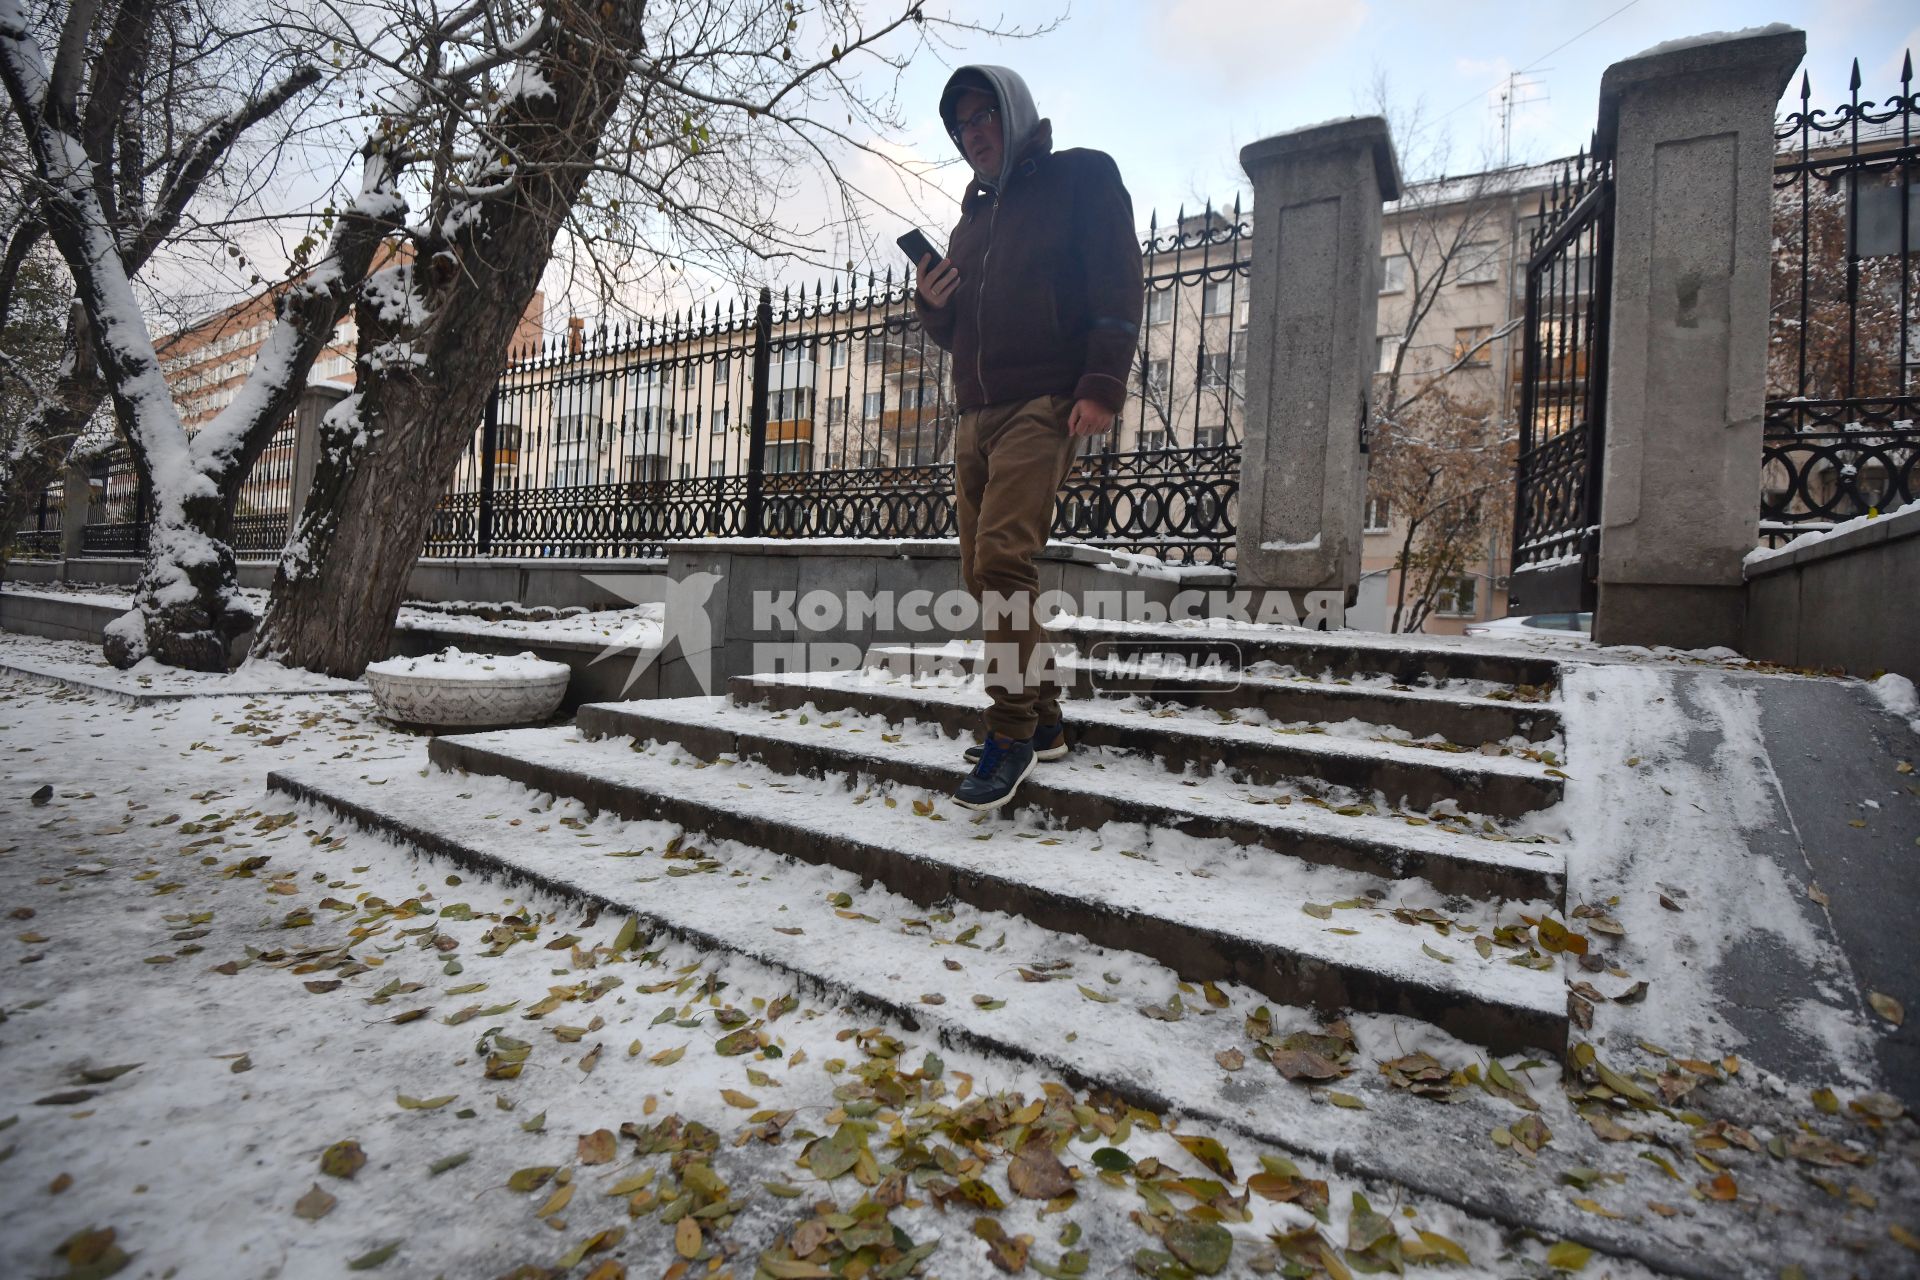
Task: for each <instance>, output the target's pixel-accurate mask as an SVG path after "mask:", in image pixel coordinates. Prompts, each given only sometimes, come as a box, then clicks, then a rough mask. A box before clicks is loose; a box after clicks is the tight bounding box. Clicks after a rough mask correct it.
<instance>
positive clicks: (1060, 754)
mask: <svg viewBox="0 0 1920 1280" xmlns="http://www.w3.org/2000/svg"><path fill="white" fill-rule="evenodd" d="M1069 749H1070V748H1069V747H1068V746H1067V744H1066V743H1064V742H1063V743H1061V744H1060V745H1059V746H1057V747H1048V748H1047V749H1046V750H1045V751H1036V752H1034V753H1033V758H1034V759H1035V760H1062V759H1065V758H1066V754H1067V752H1068V750H1069ZM965 758H966V762H967V763H968V764H979V763H980V748H978V747H968V748H967V750H966V757H965Z"/></svg>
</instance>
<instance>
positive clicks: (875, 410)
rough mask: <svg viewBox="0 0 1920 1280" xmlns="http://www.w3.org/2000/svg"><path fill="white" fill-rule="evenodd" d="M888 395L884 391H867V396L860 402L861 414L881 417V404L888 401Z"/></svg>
mask: <svg viewBox="0 0 1920 1280" xmlns="http://www.w3.org/2000/svg"><path fill="white" fill-rule="evenodd" d="M886 395H887V393H886V392H884V391H869V392H867V394H866V397H865V398H864V399H863V400H861V402H860V412H861V414H862V415H864V416H865V417H866V418H868V419H873V418H877V417H879V416H880V406H881V405H882V404H884V403H885V402H886Z"/></svg>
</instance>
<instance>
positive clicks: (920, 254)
mask: <svg viewBox="0 0 1920 1280" xmlns="http://www.w3.org/2000/svg"><path fill="white" fill-rule="evenodd" d="M894 243H895V244H897V245H899V246H900V252H902V253H904V254H906V255H907V258H908V260H909V261H911V262H912V263H913V266H914V270H916V271H917V270H919V269H920V263H921V261H922V260H923V259H925V258H926V257H927V255H929V254H931V255H933V260H934V261H935V262H938V261H940V258H941V253H940V251H939V250H938V249H936V248H934V247H933V241H931V240H929V239H927V237H926V235H925V233H923V232H922V231H921V230H920V229H919V228H917V227H916V228H914V229H913V230H912V231H909V232H907V234H905V235H903V236H901V237H900V238H899V239H898V240H895V241H894Z"/></svg>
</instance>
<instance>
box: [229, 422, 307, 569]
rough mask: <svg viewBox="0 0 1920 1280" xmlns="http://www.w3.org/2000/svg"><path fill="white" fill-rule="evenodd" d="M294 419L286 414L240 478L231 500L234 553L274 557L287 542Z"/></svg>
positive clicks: (248, 556) (293, 451)
mask: <svg viewBox="0 0 1920 1280" xmlns="http://www.w3.org/2000/svg"><path fill="white" fill-rule="evenodd" d="M295 422H296V418H295V416H294V415H293V414H288V415H287V420H286V421H285V422H282V423H281V424H280V426H279V427H278V428H277V429H275V431H274V433H273V436H272V438H271V439H269V440H268V441H267V446H266V448H264V449H262V450H261V451H260V456H259V457H258V458H255V459H254V462H253V469H252V470H250V471H249V472H247V478H246V479H245V480H243V481H241V482H240V496H239V498H238V499H237V500H236V501H235V502H234V504H233V532H232V545H233V551H234V554H235V555H237V556H241V557H243V558H249V559H259V558H277V557H278V556H279V554H280V551H281V548H283V547H285V546H286V545H287V535H288V533H289V532H291V530H290V528H289V526H290V524H291V520H292V515H293V482H294V463H295V457H294V455H295V452H296V450H297V438H298V432H297V430H296V427H295Z"/></svg>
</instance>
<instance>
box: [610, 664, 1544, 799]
mask: <svg viewBox="0 0 1920 1280" xmlns="http://www.w3.org/2000/svg"><path fill="white" fill-rule="evenodd" d="M730 689H731V694H732V697H733V699H734V701H736V702H740V703H761V704H763V705H765V706H767V707H770V708H772V709H774V710H780V711H788V710H796V709H798V708H801V707H804V706H807V705H809V704H811V705H812V706H813V707H814V708H816V709H817V710H820V711H825V712H833V711H850V712H859V713H862V714H866V715H879V716H884V717H886V718H887V719H888V720H890V721H893V722H894V723H905V722H907V721H916V720H917V721H920V722H922V723H925V724H932V725H938V726H939V727H940V728H942V729H943V730H945V731H946V732H948V733H955V734H964V735H967V736H968V739H969V740H970V741H971V740H972V739H973V737H974V736H976V735H977V734H978V733H979V732H980V731H981V716H982V712H983V711H984V709H985V707H986V705H987V699H986V695H985V693H984V692H982V691H981V690H980V689H979V688H977V687H976V686H975V685H973V684H972V683H969V682H965V681H953V682H948V681H942V680H937V679H919V678H915V677H911V676H890V675H888V674H886V673H883V672H877V671H873V670H860V671H840V672H796V673H792V674H776V675H757V676H736V677H735V678H734V679H733V681H732V682H731V685H730ZM636 705H637V704H633V703H602V704H597V705H595V706H593V707H592V708H590V709H589V708H582V709H581V723H582V724H586V725H599V724H602V723H604V722H605V717H609V716H612V715H616V714H619V713H620V711H621V710H622V709H624V708H630V707H634V706H636ZM1066 714H1067V722H1068V734H1069V736H1070V737H1071V738H1072V740H1073V741H1074V742H1075V743H1076V744H1084V745H1086V746H1096V747H1113V748H1116V749H1118V750H1122V751H1127V752H1131V753H1134V754H1137V755H1140V756H1143V757H1147V758H1151V759H1154V760H1157V761H1159V762H1160V764H1161V765H1162V766H1163V767H1165V768H1167V769H1169V770H1172V771H1174V772H1177V773H1178V772H1185V771H1186V770H1187V769H1188V768H1198V769H1199V770H1201V771H1202V772H1210V771H1213V770H1217V769H1224V770H1226V771H1228V772H1229V773H1231V774H1232V775H1234V776H1236V777H1238V778H1240V779H1242V780H1244V781H1246V782H1249V783H1252V784H1256V785H1271V784H1274V783H1279V782H1284V781H1285V780H1287V779H1291V778H1307V779H1315V780H1317V781H1319V782H1322V783H1326V784H1328V785H1331V786H1337V787H1348V788H1352V789H1353V790H1355V791H1359V792H1361V793H1364V794H1369V795H1370V794H1372V793H1374V792H1379V793H1380V794H1381V795H1383V796H1385V798H1386V801H1387V803H1388V804H1391V805H1404V806H1409V807H1411V808H1414V809H1418V810H1426V809H1429V808H1431V807H1432V806H1434V805H1437V804H1442V803H1445V802H1452V803H1453V804H1455V805H1457V806H1458V807H1459V808H1460V809H1461V810H1462V811H1465V812H1468V813H1474V814H1484V815H1488V816H1491V817H1495V818H1518V817H1520V816H1522V815H1525V814H1528V813H1532V812H1533V811H1535V810H1538V809H1545V808H1548V807H1550V806H1551V805H1554V804H1556V803H1558V801H1559V800H1560V797H1561V791H1562V787H1561V777H1560V776H1559V775H1560V771H1559V770H1558V769H1557V768H1554V767H1552V766H1549V765H1546V764H1543V763H1540V762H1538V761H1534V760H1529V759H1526V758H1524V757H1517V756H1485V755H1479V754H1474V753H1460V752H1452V751H1444V750H1436V749H1434V748H1432V747H1423V746H1418V745H1413V744H1409V743H1402V742H1376V741H1371V740H1368V739H1366V738H1358V739H1356V738H1348V737H1342V736H1336V735H1332V734H1319V733H1301V732H1290V731H1287V730H1285V729H1282V728H1280V727H1279V726H1272V725H1252V724H1236V723H1210V722H1203V721H1200V720H1197V719H1195V718H1192V717H1185V716H1179V715H1165V716H1159V715H1153V714H1149V713H1146V712H1143V711H1139V710H1135V709H1132V708H1130V707H1128V706H1126V705H1124V704H1122V703H1119V702H1115V701H1111V700H1101V699H1080V700H1077V701H1072V702H1069V703H1068V705H1067V708H1066ZM595 731H596V732H599V731H602V730H598V729H596V730H595ZM604 731H607V732H615V731H617V730H615V729H612V728H609V729H606V730H604Z"/></svg>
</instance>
